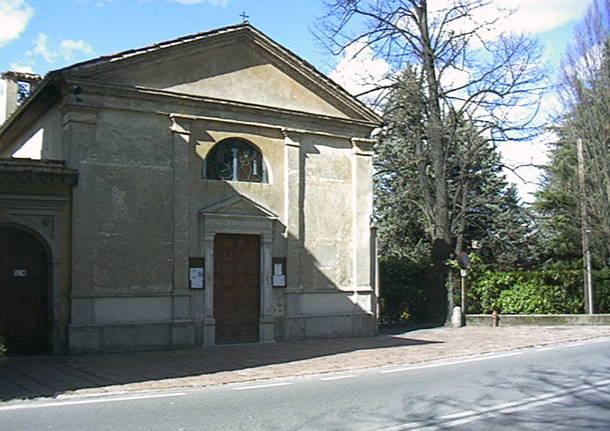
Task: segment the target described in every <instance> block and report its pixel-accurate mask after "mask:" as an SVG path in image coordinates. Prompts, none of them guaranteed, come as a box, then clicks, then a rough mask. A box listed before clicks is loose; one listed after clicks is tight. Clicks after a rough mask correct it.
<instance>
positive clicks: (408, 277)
mask: <svg viewBox="0 0 610 431" xmlns="http://www.w3.org/2000/svg"><path fill="white" fill-rule="evenodd" d="M426 269H427V267H426V266H425V265H421V264H418V263H416V262H414V261H412V260H410V259H407V258H399V257H385V258H382V259H380V260H379V278H380V280H379V282H380V299H379V302H380V307H381V317H382V321H384V322H385V323H396V322H404V321H409V322H415V323H423V322H428V321H429V320H430V319H431V316H432V313H433V309H434V307H433V304H432V301H431V300H430V299H431V298H430V293H429V289H427V284H426V282H425V278H426V277H425V274H426Z"/></svg>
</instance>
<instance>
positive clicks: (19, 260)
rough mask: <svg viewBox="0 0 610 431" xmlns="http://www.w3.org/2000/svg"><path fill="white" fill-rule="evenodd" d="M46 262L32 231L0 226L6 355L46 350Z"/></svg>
mask: <svg viewBox="0 0 610 431" xmlns="http://www.w3.org/2000/svg"><path fill="white" fill-rule="evenodd" d="M48 262H49V256H48V253H47V251H46V249H45V246H44V245H43V244H42V243H41V242H40V240H38V239H37V238H36V237H35V236H34V235H32V234H30V233H28V232H26V231H24V230H22V229H17V228H14V227H8V226H0V337H2V338H4V341H5V343H6V347H7V348H8V352H7V353H8V354H9V355H36V354H41V353H47V351H48V332H49V313H48V298H47V295H48V272H47V271H48Z"/></svg>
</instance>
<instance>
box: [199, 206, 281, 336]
mask: <svg viewBox="0 0 610 431" xmlns="http://www.w3.org/2000/svg"><path fill="white" fill-rule="evenodd" d="M239 201H246V202H248V203H249V204H250V205H251V206H252V208H253V209H255V210H257V211H256V212H258V214H235V213H232V212H229V211H227V212H223V209H224V208H228V207H230V206H231V205H232V204H233V203H236V202H239ZM199 214H200V216H201V217H202V219H203V223H202V224H203V228H202V238H203V241H202V242H203V247H202V249H203V250H202V251H203V256H205V289H204V290H205V292H204V312H203V340H202V344H203V346H215V345H216V320H215V319H214V236H215V235H216V234H217V233H227V234H237V235H240V234H241V235H258V236H260V274H261V277H260V295H261V296H260V314H259V316H260V318H259V343H272V342H274V341H275V337H274V332H275V321H274V319H273V311H272V310H273V308H272V300H273V297H272V284H271V275H272V270H273V268H272V247H271V244H272V242H273V222H274V221H275V220H277V217H276V216H275V215H274V214H273V213H271V212H270V211H268V210H266V209H265V208H263V207H261V206H260V205H257V204H255V203H254V202H252V201H250V200H249V199H247V198H244V197H242V196H238V197H235V198H231V199H228V200H226V201H223V202H221V203H220V204H216V205H213V206H211V207H208V208H204V209H202V210H201V211H200V212H199Z"/></svg>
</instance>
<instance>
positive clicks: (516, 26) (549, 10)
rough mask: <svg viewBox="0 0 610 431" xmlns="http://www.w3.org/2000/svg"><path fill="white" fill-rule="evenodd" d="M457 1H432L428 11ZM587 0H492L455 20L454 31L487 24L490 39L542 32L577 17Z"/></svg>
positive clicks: (436, 9) (583, 10)
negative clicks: (503, 34)
mask: <svg viewBox="0 0 610 431" xmlns="http://www.w3.org/2000/svg"><path fill="white" fill-rule="evenodd" d="M456 2H459V0H434V1H432V2H430V3H431V4H430V5H429V10H430V12H431V13H433V14H434V12H435V11H439V10H443V9H444V8H446V7H448V6H450V5H452V4H454V3H456ZM588 4H589V0H535V1H532V0H493V1H492V2H490V3H489V4H488V5H487V6H484V7H481V8H478V9H475V10H473V11H472V13H471V15H470V17H469V18H470V19H469V20H458V21H455V22H454V24H453V27H455V28H454V31H468V30H469V29H471V28H475V27H478V26H480V25H482V24H483V25H484V24H486V23H489V24H490V25H489V26H486V27H487V34H485V35H484V36H485V38H486V39H488V40H490V39H494V38H496V37H498V36H499V35H500V34H501V33H504V32H516V33H521V32H525V33H531V34H537V33H543V32H545V31H549V30H552V29H554V28H557V27H560V26H562V25H564V24H566V23H568V22H570V21H574V20H577V19H580V18H581V17H582V16H583V14H584V13H585V11H586V9H587V6H588Z"/></svg>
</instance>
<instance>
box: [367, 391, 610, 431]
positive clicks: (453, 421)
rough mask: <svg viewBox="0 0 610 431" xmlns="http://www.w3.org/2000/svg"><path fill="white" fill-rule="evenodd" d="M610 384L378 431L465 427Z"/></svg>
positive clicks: (548, 394) (434, 429) (437, 430)
mask: <svg viewBox="0 0 610 431" xmlns="http://www.w3.org/2000/svg"><path fill="white" fill-rule="evenodd" d="M609 384H610V380H603V381H601V382H597V383H594V384H591V385H580V386H576V387H573V388H569V389H563V390H561V391H556V392H549V393H546V394H541V395H538V396H535V397H530V398H526V399H523V400H519V401H512V402H508V403H503V404H498V405H495V406H491V407H488V408H486V409H481V410H465V411H462V412H456V413H451V414H448V415H445V416H441V417H439V418H436V419H432V420H429V421H419V422H408V423H404V424H400V425H394V426H391V427H386V428H379V429H378V430H377V431H407V430H418V431H440V430H445V429H447V428H452V427H456V426H459V425H465V424H469V423H472V422H476V421H480V420H482V419H489V418H492V417H495V416H499V415H506V414H511V413H515V412H519V411H522V410H529V409H532V408H535V407H540V406H544V405H546V404H553V403H557V402H561V401H565V400H568V399H569V397H570V396H571V395H573V394H575V393H579V394H582V393H584V392H591V391H595V390H597V389H599V388H601V387H603V386H607V385H609Z"/></svg>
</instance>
